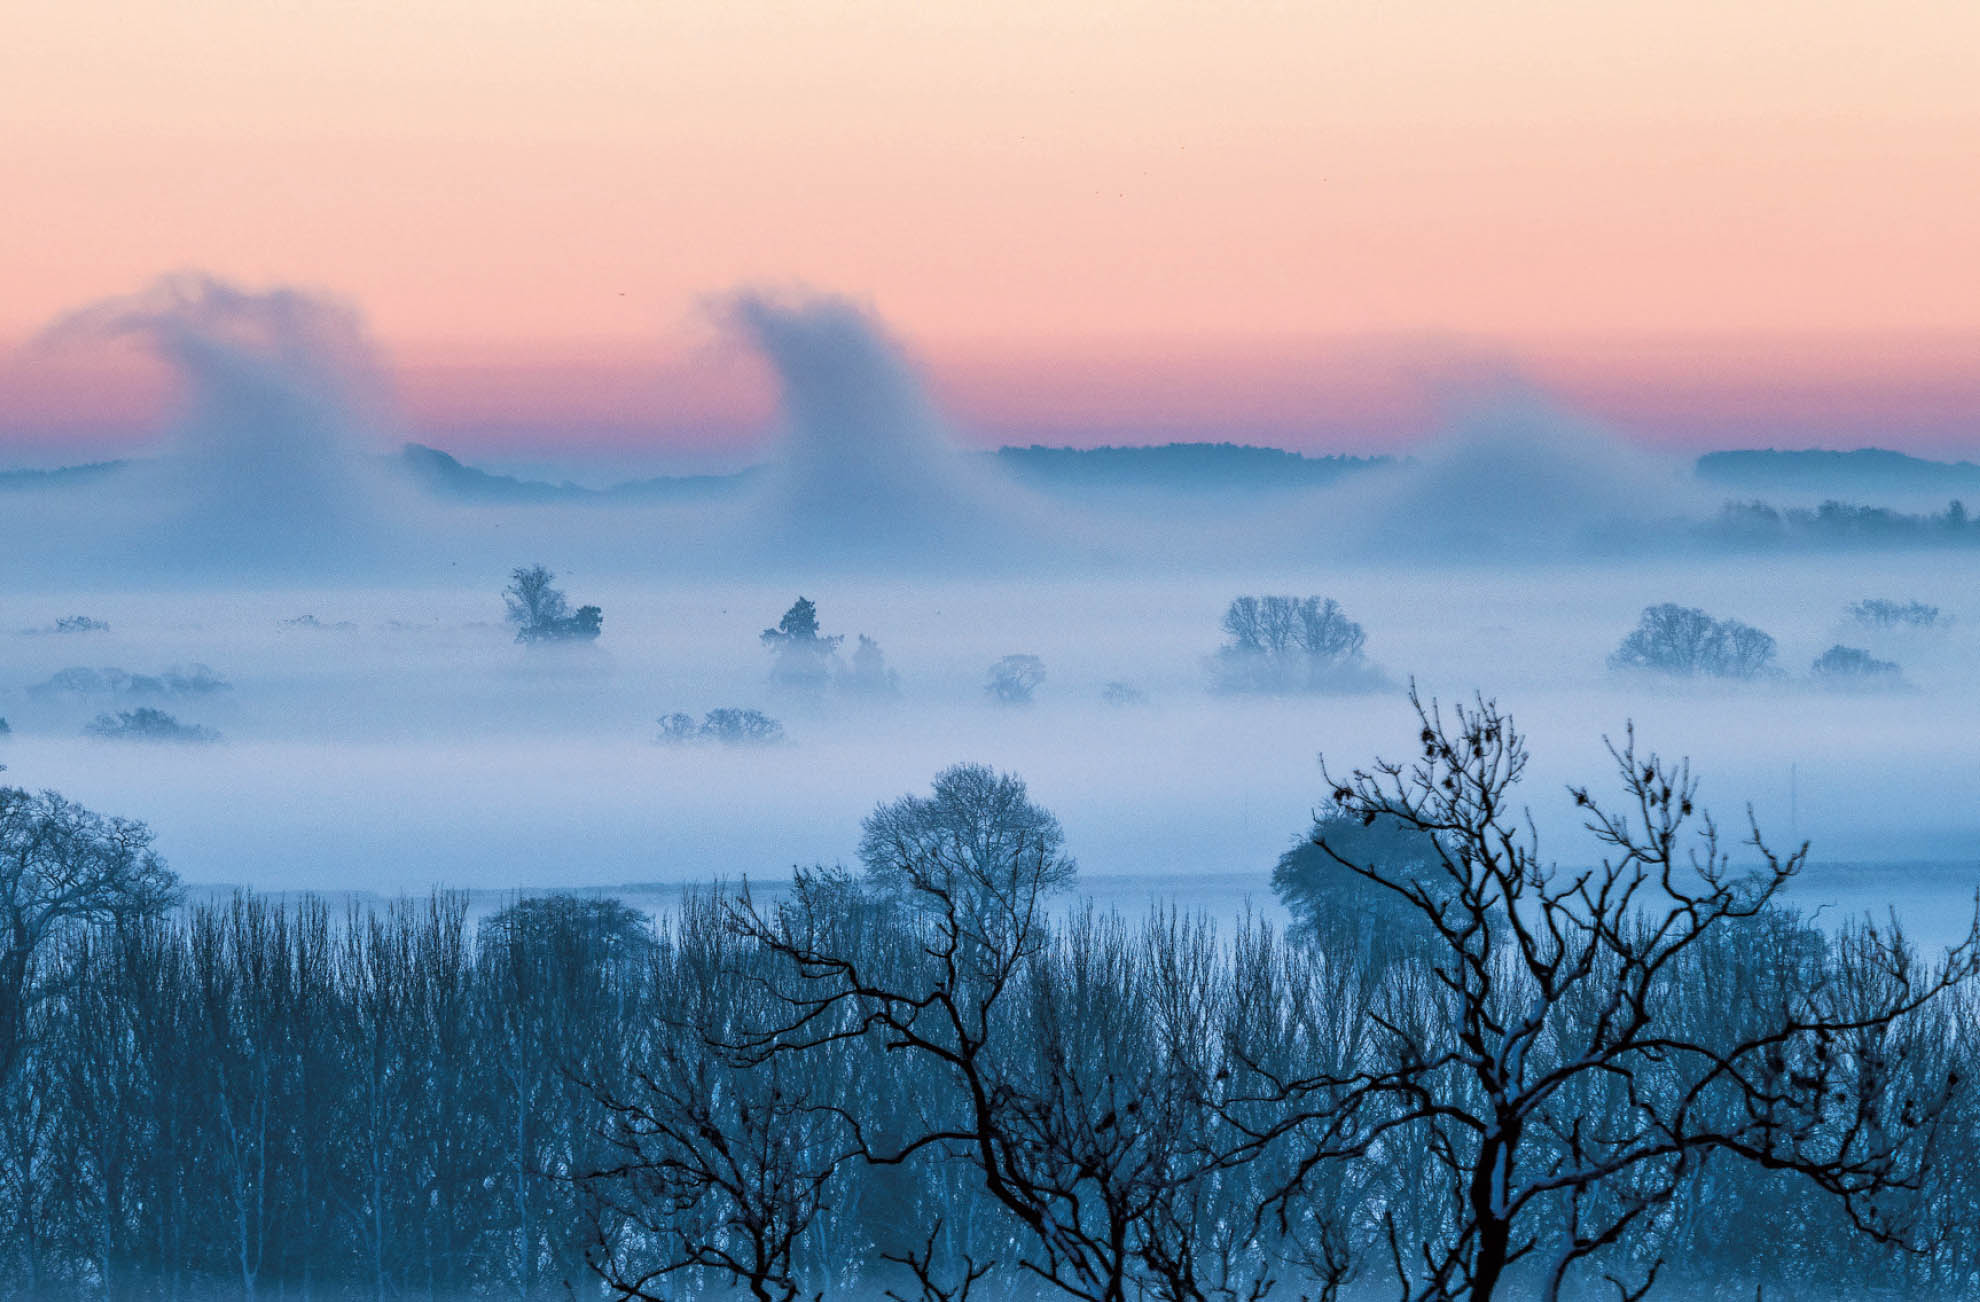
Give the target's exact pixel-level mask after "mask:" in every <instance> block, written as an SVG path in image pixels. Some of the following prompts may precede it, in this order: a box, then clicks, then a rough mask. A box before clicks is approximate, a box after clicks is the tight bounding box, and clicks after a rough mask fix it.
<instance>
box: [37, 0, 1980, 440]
mask: <svg viewBox="0 0 1980 1302" xmlns="http://www.w3.org/2000/svg"><path fill="white" fill-rule="evenodd" d="M8 27H9V31H8V39H7V41H6V42H5V43H4V45H0V192H4V193H5V194H6V195H7V199H6V209H7V216H8V220H7V229H8V238H7V239H6V240H5V241H0V285H4V286H5V287H6V293H5V295H4V296H0V341H4V342H6V343H8V344H10V345H13V344H19V343H21V342H23V341H26V340H28V339H30V338H32V337H33V336H34V335H35V334H36V332H37V331H38V330H40V329H41V328H42V327H43V326H44V325H45V324H46V323H47V322H49V321H50V320H53V319H55V318H57V317H59V316H61V315H62V314H64V313H65V312H68V311H71V310H73V309H75V308H77V307H79V306H81V305H84V304H87V303H90V302H93V301H96V300H100V299H102V298H105V297H106V296H113V295H118V294H126V293H130V292H132V291H134V290H136V289H138V288H140V287H141V286H143V285H144V284H145V283H147V282H148V281H149V280H151V279H152V278H153V277H155V276H157V275H159V274H161V273H167V272H173V271H179V270H188V269H192V270H199V271H203V272H206V273H209V274H212V275H215V276H219V277H222V278H225V279H228V280H231V281H235V282H238V283H241V284H244V285H248V286H257V287H259V286H270V285H294V286H300V287H305V288H309V289H312V290H318V291H323V292H328V293H331V294H334V295H338V296H341V297H342V298H344V299H346V300H347V301H349V302H350V303H352V304H353V305H355V306H356V307H357V309H359V310H360V311H361V312H362V313H363V316H364V318H365V320H366V321H368V323H369V326H370V329H371V330H372V331H373V333H374V335H375V337H376V339H377V341H378V346H379V349H380V351H381V353H382V355H383V356H384V357H385V358H386V360H387V363H388V366H389V370H390V373H391V375H392V378H393V382H394V384H395V387H396V391H397V395H398V401H399V403H400V406H401V409H402V410H403V412H404V419H405V422H406V424H407V427H408V428H409V430H410V431H411V432H413V433H416V434H421V435H424V436H426V437H429V438H430V439H432V441H436V442H441V443H443V444H445V445H446V446H449V447H451V448H454V449H456V450H459V451H462V452H464V453H473V452H476V451H481V452H485V453H487V454H488V455H491V456H506V457H510V458H520V457H526V456H528V455H530V454H532V453H533V452H545V451H556V450H562V451H568V452H577V453H585V452H589V453H595V454H599V455H604V454H607V453H611V452H614V451H619V452H624V451H626V450H628V449H632V450H638V449H658V450H660V451H663V452H671V453H677V454H680V455H682V456H691V455H692V454H696V453H706V454H711V455H715V456H716V457H717V459H719V455H720V454H722V453H723V452H725V451H734V450H738V449H740V450H742V451H743V452H745V453H746V452H747V450H748V448H750V447H751V446H753V445H752V444H751V440H752V438H754V437H756V436H757V434H758V433H760V431H761V430H762V429H763V427H764V426H765V424H766V423H767V422H768V421H769V419H770V416H771V412H772V409H773V405H774V393H773V390H772V387H771V382H770V379H769V377H768V375H767V373H766V372H765V370H764V368H763V367H762V366H761V365H760V364H758V363H756V362H753V361H751V360H750V359H749V357H748V356H747V355H746V353H745V351H744V350H742V349H740V348H738V347H736V346H735V345H734V344H733V342H732V341H726V340H725V339H724V337H723V335H722V333H721V331H720V330H719V329H718V328H717V326H716V325H715V322H714V314H713V313H711V312H710V310H709V308H708V304H709V302H710V301H711V296H719V295H722V294H725V293H729V292H732V291H733V290H735V289H736V288H737V287H741V286H748V287H755V288H762V289H770V290H777V289H785V288H794V287H804V288H809V289H812V290H818V291H828V292H834V293H844V294H849V295H852V296H854V297H856V298H858V299H860V300H862V301H865V302H867V303H869V304H870V305H871V306H872V308H873V310H874V311H875V312H876V313H877V314H878V315H879V316H880V317H881V318H882V319H884V320H885V321H887V322H888V323H889V325H890V326H891V328H892V329H893V330H894V331H895V332H896V333H897V334H898V335H899V336H900V337H901V338H902V339H904V340H905V341H907V343H908V344H909V345H910V347H911V348H912V349H913V350H914V352H915V354H916V355H917V356H918V357H919V358H920V359H922V361H923V362H924V363H925V364H926V366H927V367H928V369H929V371H930V373H931V375H932V379H933V384H934V388H935V391H936V393H937V396H938V398H939V399H940V400H941V402H942V403H943V405H944V406H945V407H946V408H947V409H949V410H950V411H952V412H953V413H954V414H955V415H956V417H957V419H958V421H959V423H960V424H962V425H963V426H964V428H965V431H966V433H967V435H968V437H970V438H972V439H974V440H975V441H977V442H980V443H986V444H994V443H997V442H1012V441H1015V442H1029V441H1040V442H1054V443H1068V442H1069V443H1082V442H1086V443H1091V442H1107V441H1113V442H1134V441H1151V440H1152V441H1164V440H1167V439H1170V438H1223V437H1230V438H1237V439H1240V440H1243V441H1253V442H1271V443H1278V444H1281V445H1286V446H1297V447H1304V448H1310V449H1313V450H1317V451H1381V450H1387V449H1389V448H1391V447H1394V446H1398V445H1400V444H1403V443H1406V442H1407V441H1408V440H1409V439H1410V438H1412V437H1418V436H1420V435H1422V434H1423V433H1424V432H1425V431H1426V430H1427V429H1428V428H1429V427H1430V426H1432V425H1433V424H1434V423H1435V421H1436V419H1437V412H1438V407H1439V404H1440V403H1441V402H1442V401H1443V399H1444V397H1445V395H1446V394H1447V393H1448V391H1449V390H1450V388H1451V387H1452V386H1453V385H1462V384H1463V383H1464V382H1465V381H1466V380H1467V378H1468V377H1476V376H1477V375H1479V374H1481V373H1495V374H1496V373H1504V372H1513V373H1517V374H1520V375H1523V376H1525V377H1527V378H1528V379H1530V380H1531V381H1533V382H1534V383H1537V384H1539V385H1542V386H1544V387H1545V388H1547V389H1549V390H1550V391H1553V392H1556V393H1558V394H1559V395H1561V396H1562V397H1563V399H1564V400H1565V401H1567V402H1569V403H1570V404H1572V405H1574V406H1576V407H1578V408H1581V409H1585V410H1587V411H1588V412H1590V413H1591V414H1593V415H1595V416H1596V417H1598V418H1601V419H1603V420H1606V421H1609V422H1611V423H1613V424H1615V425H1617V426H1618V427H1620V428H1623V429H1624V430H1626V431H1631V432H1634V433H1636V434H1638V435H1639V436H1641V437H1643V438H1645V439H1648V440H1651V441H1656V442H1664V443H1670V444H1676V445H1682V446H1696V447H1708V446H1737V445H1784V446H1856V445H1860V444H1863V443H1870V442H1875V443H1880V444H1883V445H1885V446H1899V447H1907V448H1911V449H1914V450H1918V451H1921V452H1926V453H1931V454H1939V455H1945V454H1957V453H1960V452H1962V451H1963V450H1964V449H1965V448H1967V447H1968V446H1969V445H1970V444H1971V443H1972V442H1973V441H1974V440H1975V436H1976V435H1980V295H1976V294H1974V293H1973V292H1972V276H1971V270H1972V268H1974V267H1975V266H1980V168H1976V167H1975V166H1973V164H1972V157H1971V154H1972V142H1973V141H1974V140H1975V139H1980V78H1976V77H1975V76H1974V75H1973V51H1974V50H1976V49H1980V6H1974V5H1971V4H1968V3H1964V2H1963V0H1890V2H1887V3H1878V4H1867V3H1865V4H1836V3H1823V2H1821V0H1797V2H1794V3H1772V2H1770V0H1747V2H1744V3H1740V4H1736V5H1727V4H1724V3H1722V2H1713V0H1667V2H1665V3H1660V4H1635V3H1621V2H1616V3H1606V2H1605V3H1599V4H1588V3H1585V2H1584V3H1571V2H1566V0H1524V2H1519V0H1514V2H1510V3H1504V4H1496V5H1489V6H1487V5H1462V4H1454V3H1430V2H1428V0H1389V2H1385V3H1299V4H1293V3H1283V4H1281V3H1266V2H1251V0H1239V2H1236V3H1225V4H1209V3H1200V2H1197V0H1149V2H1136V3H1130V2H1127V0H1088V2H1087V3H1083V4H1075V5H1068V4H1064V3H1043V2H1040V3H1032V2H1030V0H1013V2H1012V3H1006V4H1000V5H994V6H991V5H964V4H955V3H928V2H926V0H924V2H923V3H894V2H892V0H836V2H832V3H809V4H773V3H765V2H763V0H719V2H718V0H674V2H672V3H667V4H655V3H652V2H651V0H581V2H578V3H559V4H551V3H544V2H540V0H421V2H420V3H415V4H406V3H402V2H395V3H384V2H382V0H281V2H275V0H258V2H256V3H233V2H229V0H207V2H205V3H195V2H192V0H181V2H178V3H165V2H163V0H156V2H152V0H146V2H143V3H134V2H132V0H122V2H119V3H111V2H108V0H59V2H58V0H21V2H20V3H17V4H15V5H12V6H10V7H9V23H8ZM168 397H169V394H168V393H167V392H166V386H165V381H164V379H163V377H162V376H160V375H158V374H155V373H151V372H147V371H145V370H144V369H142V368H141V367H139V366H137V365H136V364H135V363H134V362H131V361H130V360H129V359H127V358H119V359H110V360H106V359H103V358H97V357H88V358H79V357H75V356H61V357H56V356H50V355H48V354H47V353H46V352H43V351H37V352H30V353H21V352H19V351H11V352H9V353H8V355H7V357H6V359H5V360H4V362H0V440H5V441H6V442H8V443H11V444H12V445H13V446H14V447H15V448H16V449H17V450H19V451H21V452H22V453H23V455H25V454H26V453H27V452H29V451H32V452H34V453H35V454H36V455H39V456H41V457H42V458H43V459H46V458H47V456H48V455H49V453H50V450H51V449H55V450H57V451H60V450H63V449H65V448H74V449H78V450H81V449H85V448H92V449H93V448H96V447H98V446H99V445H100V444H101V438H100V437H99V436H101V435H103V434H104V432H105V431H123V430H130V429H141V428H144V427H145V424H146V422H147V421H148V420H150V419H151V418H152V417H153V415H154V414H155V412H156V410H157V409H158V407H159V406H160V404H161V403H162V402H164V401H165V400H166V398H168ZM112 441H113V442H114V440H112ZM3 456H4V448H0V457H3Z"/></svg>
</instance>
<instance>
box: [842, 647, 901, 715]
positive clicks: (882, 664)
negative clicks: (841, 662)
mask: <svg viewBox="0 0 1980 1302" xmlns="http://www.w3.org/2000/svg"><path fill="white" fill-rule="evenodd" d="M847 659H848V660H849V661H850V663H849V664H848V665H847V666H846V667H845V668H844V669H842V670H841V671H840V673H839V690H840V691H842V692H845V693H846V694H847V695H849V696H863V697H866V698H868V699H880V698H885V697H890V696H899V695H900V694H901V676H900V675H899V674H898V673H896V672H894V670H892V669H890V668H888V666H887V657H886V654H885V653H884V652H882V651H881V650H880V644H879V643H878V642H875V641H874V640H873V639H872V638H870V637H868V636H867V635H866V634H864V633H861V634H860V635H859V644H858V645H857V646H855V647H854V648H853V653H852V655H850V656H849V657H847Z"/></svg>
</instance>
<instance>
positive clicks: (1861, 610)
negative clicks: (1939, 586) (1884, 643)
mask: <svg viewBox="0 0 1980 1302" xmlns="http://www.w3.org/2000/svg"><path fill="white" fill-rule="evenodd" d="M1844 614H1845V615H1846V616H1847V617H1848V619H1849V620H1850V622H1851V623H1854V624H1860V625H1862V626H1863V627H1864V628H1871V629H1879V630H1882V629H1892V628H1937V627H1940V624H1941V621H1940V612H1939V608H1938V607H1937V606H1928V605H1926V604H1925V603H1924V602H1922V601H1891V600H1889V599H1887V598H1884V597H1867V598H1865V599H1864V600H1862V601H1857V602H1852V603H1851V604H1850V607H1849V609H1848V610H1847V611H1845V612H1844Z"/></svg>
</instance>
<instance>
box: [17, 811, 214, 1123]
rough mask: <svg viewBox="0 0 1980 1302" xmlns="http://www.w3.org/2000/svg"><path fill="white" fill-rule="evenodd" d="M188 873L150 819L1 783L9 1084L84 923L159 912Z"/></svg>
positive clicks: (87, 925) (84, 926)
mask: <svg viewBox="0 0 1980 1302" xmlns="http://www.w3.org/2000/svg"><path fill="white" fill-rule="evenodd" d="M177 891H178V878H177V877H176V876H174V875H173V873H172V872H171V870H170V869H168V868H167V867H166V866H165V862H164V860H162V859H160V858H159V857H158V855H157V854H156V853H155V852H154V851H153V850H152V848H151V830H150V829H149V828H147V827H146V826H145V825H144V824H143V823H136V822H131V821H129V820H128V819H122V818H104V817H102V816H101V815H98V814H94V813H91V812H90V811H89V810H87V809H84V808H83V807H82V806H81V805H78V804H75V803H73V802H71V801H68V800H64V799H63V798H62V797H61V796H58V795H56V794H55V793H54V792H52V791H44V792H41V793H40V794H38V795H36V794H30V793H29V792H26V791H23V790H21V789H20V788H19V787H0V1085H5V1084H6V1082H7V1081H8V1080H9V1079H10V1078H11V1077H12V1075H13V1072H14V1069H15V1068H16V1066H18V1064H19V1062H20V1058H21V1054H22V1053H23V1052H24V1051H25V1050H26V1049H27V1047H28V1046H27V1040H28V1031H29V1027H30V1025H31V1022H32V1014H33V1012H34V1009H35V1006H36V1005H37V1004H38V1003H40V1002H41V1001H43V1000H46V999H49V998H51V997H53V996H54V995H55V994H56V993H57V992H58V986H57V985H56V984H55V983H54V982H52V981H51V980H49V979H47V978H48V975H49V974H48V973H45V972H44V971H43V963H44V960H46V959H47V958H48V957H49V956H50V955H51V954H52V953H53V950H54V947H55V946H56V944H57V943H59V942H60V941H61V940H62V939H64V938H65V937H66V936H68V935H70V934H73V933H74V932H75V931H77V930H78V929H83V928H88V927H92V926H100V925H104V924H112V923H116V922H119V921H127V920H132V919H136V918H141V917H149V916H155V915H156V914H158V913H160V912H162V911H163V910H164V909H165V907H166V906H167V905H169V904H170V903H171V901H172V900H173V898H174V897H175V895H176V894H177Z"/></svg>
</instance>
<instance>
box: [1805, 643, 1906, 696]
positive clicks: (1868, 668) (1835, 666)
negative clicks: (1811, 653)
mask: <svg viewBox="0 0 1980 1302" xmlns="http://www.w3.org/2000/svg"><path fill="white" fill-rule="evenodd" d="M1809 672H1811V673H1813V674H1814V675H1815V677H1816V678H1817V679H1820V680H1823V681H1826V682H1830V683H1833V684H1836V685H1838V686H1843V685H1849V686H1862V687H1872V686H1878V687H1894V686H1896V685H1897V684H1898V683H1900V682H1901V681H1902V675H1901V674H1900V673H1899V671H1898V667H1897V665H1896V663H1895V662H1893V661H1890V660H1879V659H1877V658H1876V657H1875V656H1873V655H1871V654H1870V653H1869V652H1868V651H1865V650H1862V649H1861V648H1859V647H1853V646H1843V645H1842V644H1841V643H1837V644H1836V645H1835V646H1832V647H1830V648H1829V649H1828V650H1827V651H1824V652H1823V653H1822V654H1821V655H1819V656H1817V657H1816V658H1815V663H1814V664H1813V665H1811V666H1810V667H1809Z"/></svg>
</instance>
